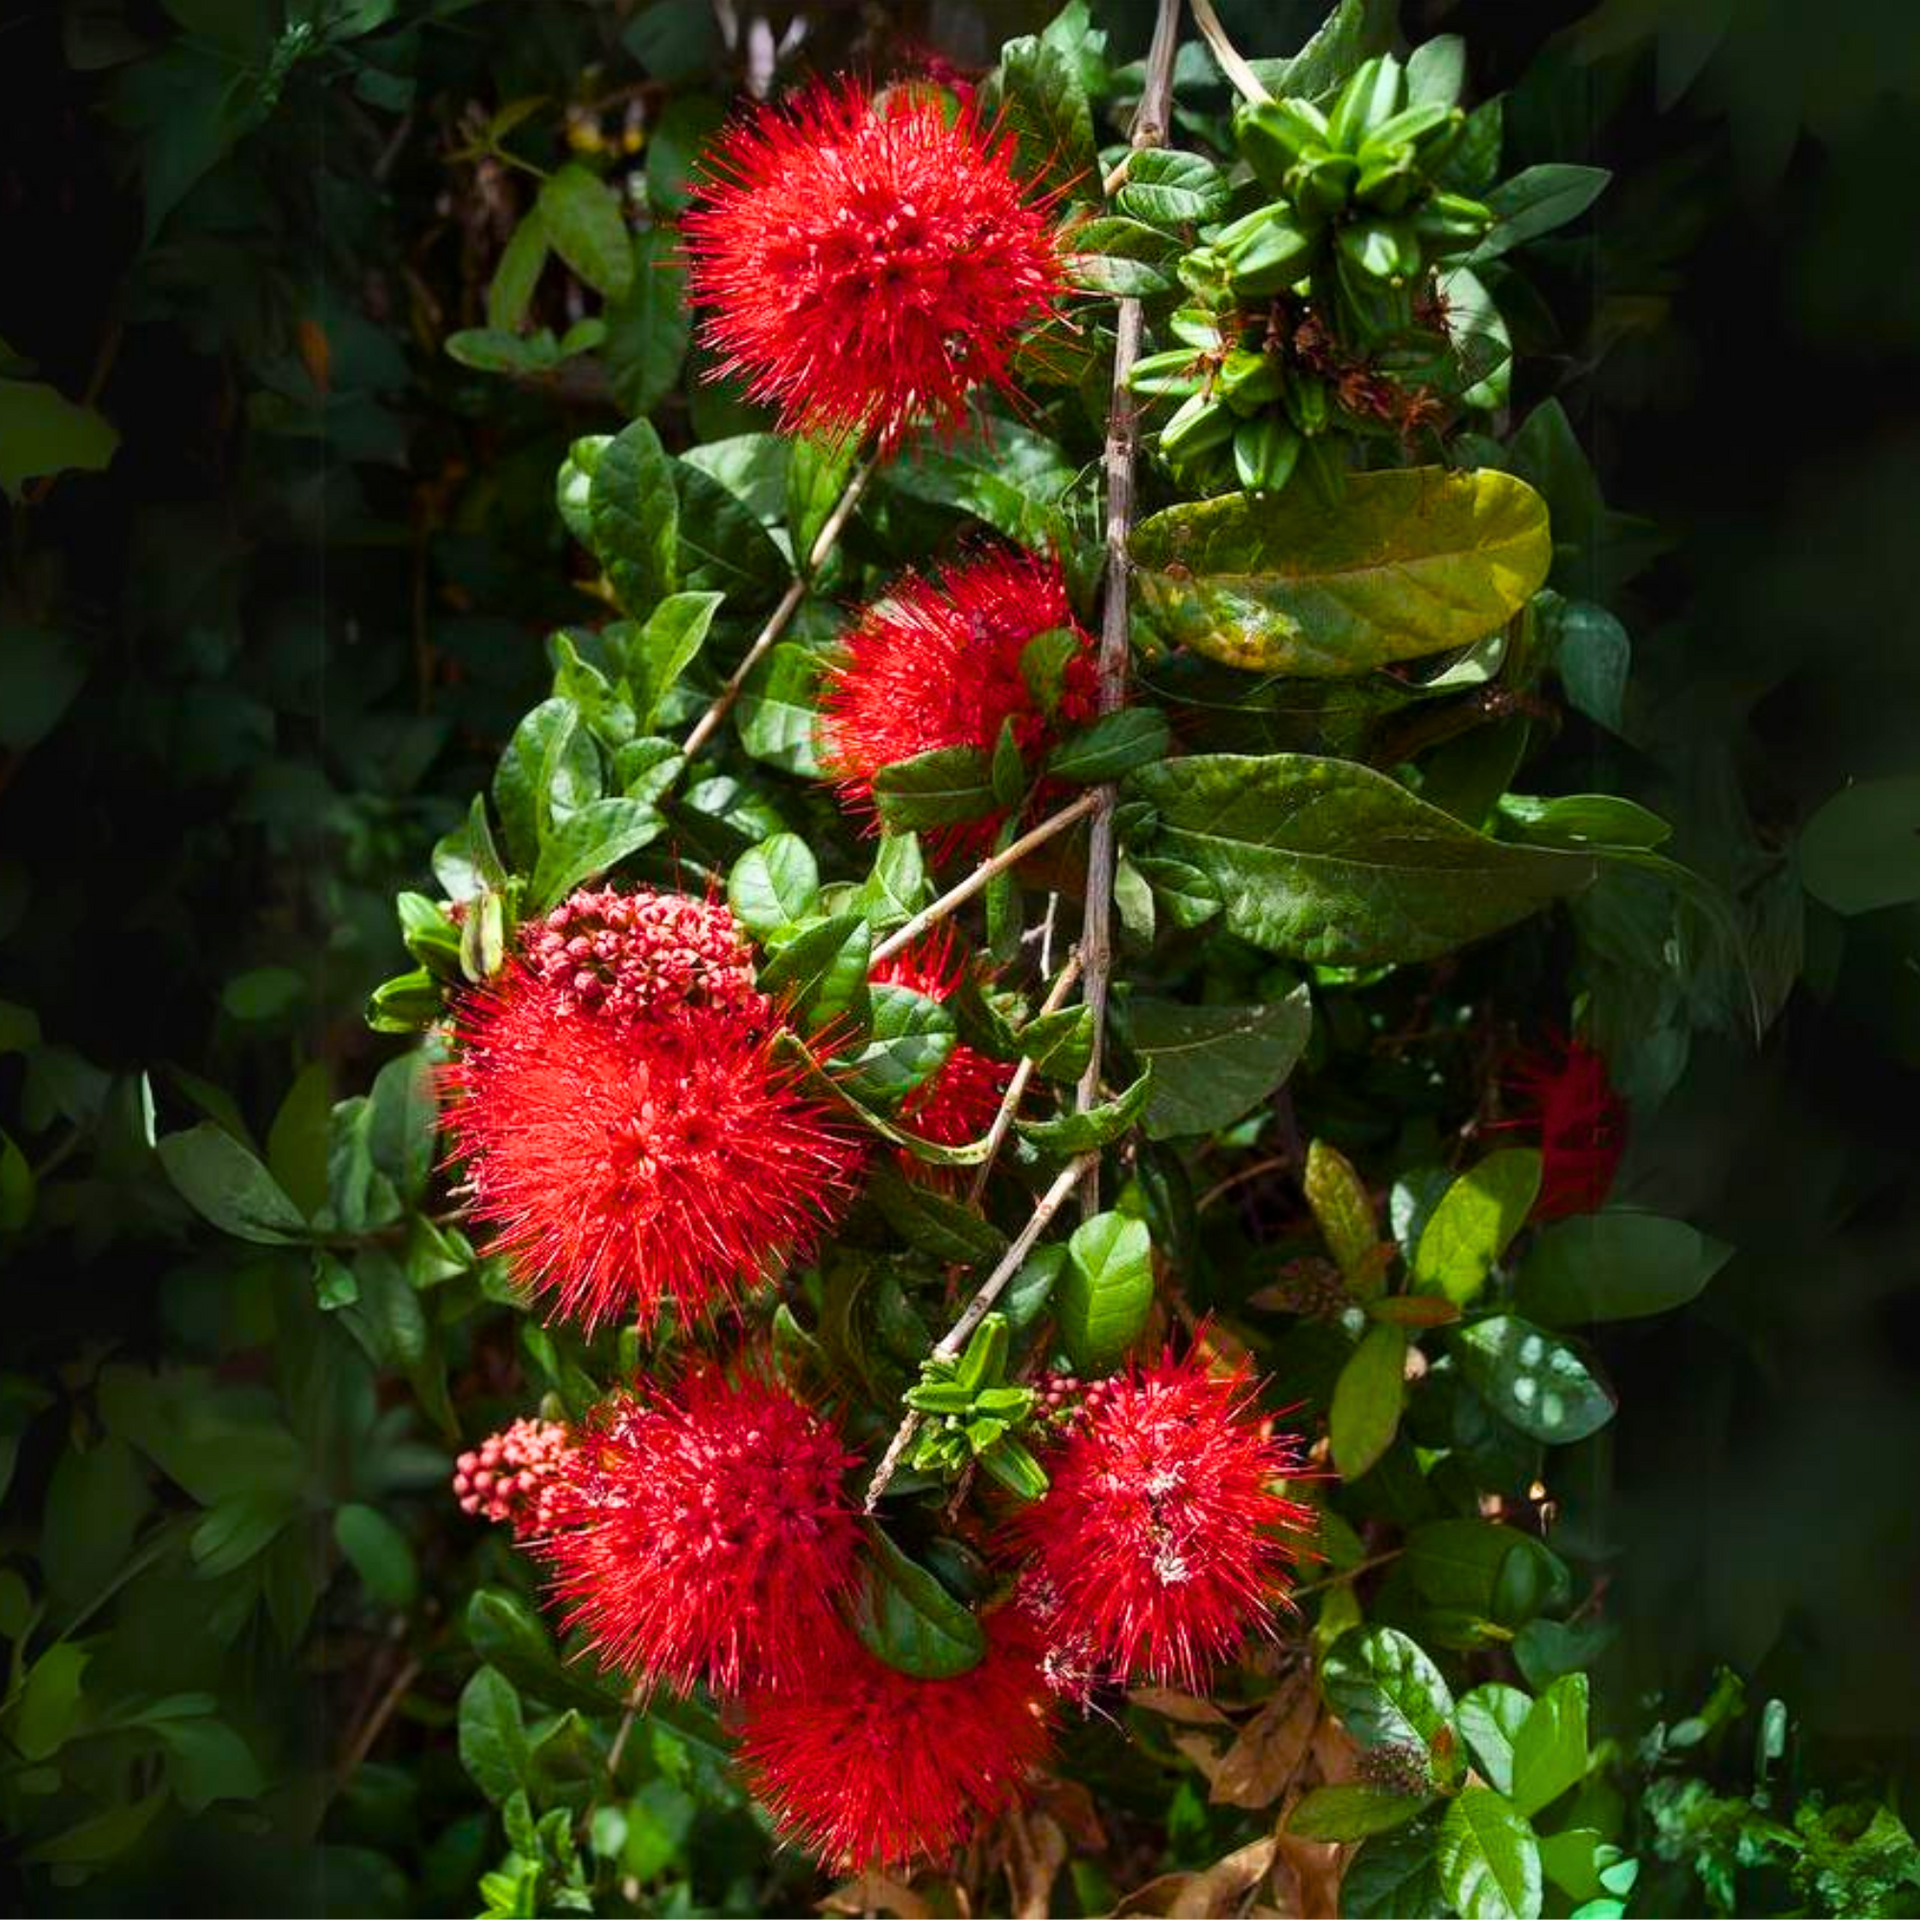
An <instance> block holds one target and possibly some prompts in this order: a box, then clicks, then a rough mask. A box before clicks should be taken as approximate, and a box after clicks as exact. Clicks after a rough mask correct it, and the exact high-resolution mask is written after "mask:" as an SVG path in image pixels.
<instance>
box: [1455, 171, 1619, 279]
mask: <svg viewBox="0 0 1920 1920" xmlns="http://www.w3.org/2000/svg"><path fill="white" fill-rule="evenodd" d="M1612 177H1613V176H1612V175H1611V174H1610V173H1608V171H1607V170H1606V168H1605V167H1578V166H1572V165H1569V164H1568V163H1567V162H1565V161H1551V162H1549V163H1548V164H1547V165H1545V166H1539V167H1527V168H1524V169H1523V170H1522V171H1521V172H1519V173H1516V174H1515V175H1514V176H1513V177H1512V179H1510V180H1503V181H1501V182H1500V184H1499V185H1498V186H1497V187H1494V188H1493V189H1492V190H1491V191H1490V192H1489V193H1488V194H1487V197H1486V199H1487V205H1488V206H1489V207H1490V208H1491V209H1492V210H1493V215H1494V225H1493V229H1492V231H1491V232H1489V233H1488V235H1487V237H1486V238H1485V239H1484V240H1482V241H1481V242H1480V244H1479V245H1478V246H1477V247H1475V248H1474V250H1473V251H1472V253H1470V254H1469V255H1468V256H1467V264H1468V265H1469V266H1473V267H1478V266H1484V265H1485V264H1486V262H1487V261H1489V260H1497V259H1499V258H1500V256H1501V255H1502V254H1503V253H1511V252H1512V251H1513V249H1514V248H1515V247H1519V246H1524V245H1525V244H1526V243H1527V242H1528V241H1529V240H1537V239H1538V238H1539V237H1540V236H1541V234H1543V233H1551V232H1552V231H1553V230H1554V228H1555V227H1564V226H1565V225H1566V224H1567V222H1568V221H1569V220H1577V219H1579V217H1580V216H1581V215H1582V214H1583V213H1585V212H1586V210H1587V209H1588V208H1589V207H1590V206H1592V205H1593V203H1594V202H1595V201H1596V200H1597V199H1599V197H1600V194H1601V191H1602V189H1604V188H1605V186H1606V184H1607V182H1608V181H1609V180H1610V179H1611V178H1612Z"/></svg>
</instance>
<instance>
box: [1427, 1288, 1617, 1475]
mask: <svg viewBox="0 0 1920 1920" xmlns="http://www.w3.org/2000/svg"><path fill="white" fill-rule="evenodd" d="M1452 1344H1453V1351H1454V1355H1455V1357H1456V1359H1457V1360H1458V1362H1459V1365H1460V1370H1461V1372H1462V1373H1464V1374H1465V1375H1466V1377H1467V1380H1468V1382H1469V1383H1470V1384H1471V1385H1472V1387H1473V1388H1474V1390H1475V1391H1476V1392H1477V1393H1478V1394H1479V1395H1480V1397H1481V1398H1482V1399H1483V1400H1485V1401H1486V1402H1487V1403H1488V1405H1489V1406H1491V1407H1492V1408H1493V1409H1494V1411H1495V1412H1496V1413H1498V1414H1501V1415H1502V1416H1503V1417H1504V1418H1506V1419H1508V1420H1511V1421H1512V1422H1513V1424H1514V1425H1515V1426H1516V1427H1518V1428H1519V1429H1520V1431H1521V1432H1522V1433H1524V1434H1528V1435H1530V1436H1531V1437H1532V1438H1533V1439H1535V1440H1542V1441H1545V1442H1546V1443H1547V1444H1548V1445H1549V1446H1567V1445H1569V1444H1571V1443H1572V1442H1573V1441H1575V1440H1584V1439H1585V1438H1586V1437H1587V1435H1588V1434H1590V1433H1597V1432H1599V1430H1600V1429H1601V1428H1602V1427H1604V1426H1605V1425H1606V1424H1607V1422H1608V1421H1609V1420H1611V1419H1612V1418H1613V1410H1614V1404H1615V1402H1614V1397H1613V1394H1612V1393H1611V1392H1610V1391H1609V1390H1608V1388H1607V1387H1606V1386H1604V1385H1603V1384H1602V1382H1601V1381H1600V1379H1599V1378H1598V1376H1597V1375H1596V1374H1595V1373H1594V1372H1593V1370H1592V1369H1591V1368H1590V1367H1589V1366H1588V1364H1587V1362H1586V1361H1585V1360H1583V1359H1582V1358H1581V1356H1580V1354H1579V1353H1578V1352H1577V1351H1576V1350H1575V1349H1574V1348H1573V1347H1572V1346H1570V1345H1569V1344H1568V1343H1567V1342H1566V1341H1564V1340H1562V1339H1560V1338H1559V1337H1558V1336H1557V1335H1555V1334H1551V1333H1547V1332H1544V1331H1543V1330H1542V1329H1541V1328H1539V1327H1536V1326H1534V1325H1533V1324H1532V1323H1531V1322H1530V1321H1526V1320H1522V1319H1520V1318H1518V1317H1517V1316H1515V1315H1513V1314H1500V1315H1497V1316H1496V1317H1495V1318H1493V1319H1491V1320H1481V1321H1478V1322H1476V1323H1475V1324H1474V1325H1472V1326H1470V1327H1462V1328H1461V1329H1460V1330H1459V1331H1458V1332H1456V1333H1455V1334H1454V1335H1453V1336H1452Z"/></svg>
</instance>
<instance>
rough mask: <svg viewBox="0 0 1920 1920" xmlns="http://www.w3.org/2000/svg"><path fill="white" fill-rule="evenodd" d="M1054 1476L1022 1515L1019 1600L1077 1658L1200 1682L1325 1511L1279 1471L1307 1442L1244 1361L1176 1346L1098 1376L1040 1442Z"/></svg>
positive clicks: (1275, 1592)
mask: <svg viewBox="0 0 1920 1920" xmlns="http://www.w3.org/2000/svg"><path fill="white" fill-rule="evenodd" d="M1041 1460H1042V1462H1043V1464H1044V1465H1045V1467H1046V1469H1047V1472H1048V1475H1049V1476H1050V1478H1051V1481H1052V1484H1051V1486H1050V1487H1049V1489H1048V1491H1047V1493H1046V1494H1045V1496H1044V1497H1043V1498H1041V1499H1039V1500H1037V1501H1034V1502H1033V1503H1032V1504H1031V1505H1029V1506H1026V1507H1023V1508H1021V1509H1020V1511H1019V1512H1018V1513H1017V1514H1016V1515H1015V1516H1014V1518H1013V1521H1012V1523H1011V1534H1012V1543H1013V1545H1014V1546H1015V1547H1016V1549H1018V1550H1021V1551H1024V1552H1025V1553H1026V1555H1027V1556H1028V1559H1027V1563H1026V1567H1025V1570H1024V1572H1023V1574H1022V1576H1021V1585H1020V1592H1021V1599H1022V1602H1023V1604H1024V1605H1025V1606H1026V1607H1027V1609H1028V1610H1029V1612H1030V1613H1031V1614H1032V1615H1033V1616H1034V1617H1035V1618H1036V1619H1037V1620H1038V1621H1039V1622H1040V1623H1041V1624H1042V1626H1043V1628H1044V1630H1045V1632H1046V1635H1047V1638H1048V1640H1049V1642H1050V1643H1051V1644H1052V1645H1054V1646H1055V1647H1056V1648H1057V1649H1064V1650H1065V1653H1066V1657H1067V1664H1068V1665H1069V1666H1071V1667H1073V1668H1076V1669H1077V1668H1080V1667H1083V1666H1085V1665H1086V1664H1088V1662H1089V1660H1091V1661H1092V1662H1095V1663H1098V1664H1099V1665H1101V1666H1104V1667H1105V1668H1106V1669H1107V1670H1108V1671H1110V1672H1112V1673H1114V1674H1116V1675H1118V1676H1120V1677H1123V1678H1126V1679H1132V1680H1141V1679H1150V1680H1158V1681H1169V1682H1172V1683H1174V1684H1175V1685H1178V1686H1182V1687H1185V1688H1186V1689H1187V1690H1188V1691H1189V1692H1199V1691H1201V1690H1202V1688H1203V1687H1204V1685H1205V1683H1206V1678H1207V1674H1208V1671H1209V1669H1210V1668H1211V1667H1212V1666H1213V1665H1214V1663H1215V1662H1216V1661H1218V1660H1221V1659H1224V1658H1225V1657H1226V1656H1227V1655H1229V1654H1231V1653H1232V1652H1233V1650H1234V1648H1235V1647H1237V1646H1238V1645H1239V1643H1240V1641H1241V1639H1242V1638H1243V1637H1244V1636H1245V1635H1246V1633H1247V1632H1248V1631H1249V1629H1253V1628H1258V1627H1262V1626H1264V1625H1265V1624H1266V1622H1267V1617H1268V1614H1269V1611H1270V1609H1271V1608H1272V1607H1273V1606H1274V1605H1275V1604H1276V1603H1277V1602H1278V1601H1280V1600H1281V1599H1282V1598H1283V1596H1284V1592H1285V1587H1284V1571H1285V1568H1286V1567H1287V1565H1288V1564H1289V1562H1290V1561H1291V1559H1292V1557H1293V1547H1292V1542H1291V1540H1290V1539H1289V1537H1288V1536H1289V1535H1292V1534H1297V1533H1300V1532H1303V1531H1305V1530H1307V1529H1309V1528H1310V1527H1311V1525H1312V1523H1313V1514H1312V1509H1311V1508H1309V1507H1306V1506H1303V1505H1301V1504H1300V1503H1298V1502H1296V1501H1293V1500H1289V1499H1287V1498H1286V1496H1285V1495H1284V1494H1282V1493H1281V1492H1280V1491H1279V1489H1278V1488H1277V1487H1276V1486H1275V1484H1274V1482H1275V1481H1277V1480H1280V1479H1282V1478H1285V1477H1287V1476H1289V1475H1294V1474H1298V1473H1299V1472H1300V1470H1301V1467H1302V1464H1303V1461H1302V1455H1301V1451H1300V1448H1299V1444H1298V1442H1297V1441H1296V1440H1295V1439H1294V1438H1293V1437H1292V1436H1290V1435H1285V1434H1273V1433H1271V1432H1270V1431H1269V1430H1268V1427H1267V1424H1266V1422H1265V1420H1264V1418H1263V1416H1262V1415H1261V1412H1260V1409H1259V1407H1258V1406H1257V1404H1256V1403H1255V1399H1254V1386H1253V1382H1252V1380H1251V1379H1250V1377H1249V1375H1248V1372H1247V1369H1246V1366H1245V1364H1244V1363H1242V1364H1241V1365H1240V1366H1238V1367H1237V1368H1235V1369H1234V1370H1233V1371H1232V1372H1230V1373H1215V1372H1213V1371H1211V1370H1210V1369H1209V1367H1208V1365H1207V1362H1206V1360H1205V1358H1204V1357H1203V1356H1201V1355H1199V1354H1197V1353H1195V1354H1189V1355H1188V1356H1187V1357H1186V1358H1185V1359H1183V1360H1176V1359H1174V1358H1173V1356H1172V1355H1171V1354H1166V1355H1163V1356H1162V1358H1161V1360H1160V1362H1159V1363H1158V1365H1156V1366H1153V1367H1150V1368H1135V1369H1134V1371H1133V1372H1132V1373H1131V1374H1129V1375H1127V1376H1126V1377H1124V1378H1120V1379H1113V1380H1108V1381H1105V1382H1103V1383H1101V1385H1100V1388H1099V1390H1098V1391H1097V1392H1096V1393H1094V1394H1092V1395H1090V1396H1089V1398H1088V1400H1087V1402H1086V1404H1085V1408H1084V1411H1083V1412H1082V1413H1081V1415H1080V1416H1079V1417H1078V1418H1077V1419H1074V1420H1073V1421H1071V1422H1070V1423H1069V1424H1068V1425H1067V1426H1066V1428H1065V1430H1064V1432H1063V1434H1062V1436H1061V1437H1060V1439H1059V1440H1057V1441H1056V1442H1055V1443H1054V1444H1053V1445H1052V1446H1049V1447H1047V1448H1046V1449H1044V1450H1043V1451H1042V1453H1041Z"/></svg>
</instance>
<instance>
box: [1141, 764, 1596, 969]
mask: <svg viewBox="0 0 1920 1920" xmlns="http://www.w3.org/2000/svg"><path fill="white" fill-rule="evenodd" d="M1126 791H1127V793H1128V795H1129V796H1130V797H1132V798H1136V799H1141V800H1145V801H1148V802H1150V803H1151V804H1152V805H1153V806H1154V808H1155V809H1156V810H1157V811H1158V814H1159V827H1158V831H1157V834H1156V836H1155V839H1154V842H1153V850H1154V851H1155V852H1158V853H1163V854H1167V855H1171V856H1172V857H1173V858H1175V859H1179V860H1184V861H1187V862H1189V863H1190V864H1191V865H1193V866H1195V867H1198V868H1199V869H1200V870H1201V871H1202V872H1203V873H1205V874H1206V875H1207V877H1208V878H1209V880H1211V881H1212V882H1213V884H1214V885H1215V886H1216V887H1217V888H1218V889H1219V892H1220V896H1221V899H1222V901H1223V902H1224V903H1225V905H1224V911H1225V918H1226V923H1227V925H1228V927H1229V928H1230V929H1231V930H1232V931H1233V932H1235V933H1237V934H1238V935H1240V937H1241V938H1242V939H1245V940H1250V941H1252V942H1253V943H1254V944H1255V945H1256V946H1260V947H1265V948H1267V949H1268V950H1269V951H1271V952H1275V953H1282V954H1286V955H1288V956H1290V957H1293V958H1297V959H1302V960H1315V961H1320V962H1322V963H1331V964H1335V965H1344V966H1371V965H1377V964H1379V963H1380V962H1383V961H1407V960H1426V959H1431V958H1433V957H1434V956H1436V955H1438V954H1441V953H1445V952H1447V951H1449V950H1450V949H1451V948H1453V947H1457V946H1461V945H1464V944H1465V943H1466V942H1467V941H1469V940H1476V939H1479V938H1481V937H1482V936H1483V935H1485V934H1489V933H1495V932H1498V931H1499V930H1500V929H1501V928H1503V927H1507V926H1511V925H1512V924H1513V923H1514V922H1515V921H1516V920H1521V919H1524V918H1525V917H1526V916H1527V915H1528V914H1530V913H1533V912H1536V911H1537V910H1538V909H1539V908H1541V907H1543V906H1545V905H1546V904H1547V903H1548V902H1549V901H1551V900H1554V899H1557V898H1560V897H1563V896H1565V895H1568V894H1572V893H1577V892H1579V891H1580V890H1581V889H1582V888H1584V887H1586V886H1588V885H1589V884H1590V883H1591V882H1592V880H1593V877H1594V873H1595V870H1596V869H1595V866H1594V863H1593V861H1592V860H1591V859H1590V858H1589V857H1588V856H1586V855H1582V854H1573V853H1560V852H1553V851H1548V850H1547V849H1544V848H1535V847H1518V846H1512V845H1508V844H1505V843H1503V842H1500V841H1496V840H1489V839H1487V838H1486V837H1485V836H1484V835H1482V834H1478V833H1475V832H1473V831H1472V830H1471V829H1470V828H1468V827H1465V826H1462V825H1461V823H1460V822H1459V821H1458V820H1455V819H1454V818H1452V816H1451V815H1449V814H1446V813H1443V812H1441V811H1440V810H1439V809H1438V808H1437V807H1431V806H1428V805H1427V804H1426V803H1425V802H1424V801H1422V800H1419V799H1417V798H1416V797H1415V796H1414V795H1413V794H1411V793H1409V792H1408V791H1407V790H1406V789H1405V788H1404V787H1402V786H1400V785H1399V784H1398V783H1397V782H1396V781H1393V780H1390V779H1389V778H1388V777H1387V776H1386V775H1385V774H1382V773H1377V772H1375V771H1374V770H1373V769H1372V768H1370V767H1364V766H1360V765H1358V764H1356V763H1354V762H1351V761H1345V760H1331V759H1323V758H1320V757H1318V756H1316V755H1311V754H1295V753H1277V754H1268V755H1264V756H1258V757H1256V756H1253V755H1246V754H1206V755H1191V756H1188V757H1187V758H1185V759H1179V760H1165V761H1161V762H1160V763H1159V764H1158V765H1156V766H1151V767H1145V768H1142V769H1141V770H1140V771H1139V772H1138V773H1135V774H1132V775H1130V776H1129V778H1128V780H1127V783H1126Z"/></svg>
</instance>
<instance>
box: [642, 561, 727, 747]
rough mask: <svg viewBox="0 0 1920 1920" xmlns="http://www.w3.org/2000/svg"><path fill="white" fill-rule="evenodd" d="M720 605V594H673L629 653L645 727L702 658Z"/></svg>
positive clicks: (648, 617)
mask: <svg viewBox="0 0 1920 1920" xmlns="http://www.w3.org/2000/svg"><path fill="white" fill-rule="evenodd" d="M720 601H721V596H720V595H719V594H717V593H670V594H668V596H667V597H666V598H665V599H664V600H662V601H661V602H660V604H659V605H658V606H657V607H655V608H654V610H653V612H652V613H651V614H649V615H648V616H647V624H646V625H645V627H643V628H642V629H641V631H640V633H639V635H638V637H637V641H636V642H635V643H633V644H631V645H630V646H629V648H628V653H627V658H628V662H629V665H630V667H631V668H632V670H633V672H634V678H635V686H634V696H635V705H636V708H637V714H636V717H637V719H638V721H639V723H640V725H641V726H643V727H650V726H652V725H653V722H654V717H655V715H657V714H658V713H659V711H660V707H661V704H662V702H663V701H665V699H666V697H667V695H668V694H670V693H671V692H672V691H673V689H674V688H675V687H676V686H677V685H678V684H679V681H680V676H681V675H682V674H683V673H685V672H686V670H687V669H688V668H689V667H690V666H692V665H693V663H694V661H695V660H697V659H698V658H699V657H700V649H701V648H702V647H703V646H705V645H706V641H707V635H708V633H709V632H710V631H711V630H712V627H713V616H714V615H715V614H716V613H718V612H719V611H720Z"/></svg>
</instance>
